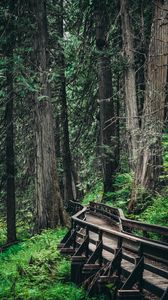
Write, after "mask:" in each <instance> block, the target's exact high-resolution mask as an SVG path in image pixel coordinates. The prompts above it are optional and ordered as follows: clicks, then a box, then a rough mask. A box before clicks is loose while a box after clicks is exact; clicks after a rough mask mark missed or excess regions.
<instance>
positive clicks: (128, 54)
mask: <svg viewBox="0 0 168 300" xmlns="http://www.w3.org/2000/svg"><path fill="white" fill-rule="evenodd" d="M120 3H121V4H120V5H121V23H122V39H123V52H124V57H125V59H126V63H127V65H126V67H125V83H124V86H125V104H126V113H127V121H126V125H127V135H128V149H129V164H130V167H131V169H132V170H134V169H135V165H136V160H137V152H138V139H139V121H138V107H137V97H136V79H135V68H134V45H133V32H132V26H131V22H130V17H129V6H128V0H120Z"/></svg>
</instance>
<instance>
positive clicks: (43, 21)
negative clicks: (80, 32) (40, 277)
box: [31, 0, 65, 231]
mask: <svg viewBox="0 0 168 300" xmlns="http://www.w3.org/2000/svg"><path fill="white" fill-rule="evenodd" d="M31 5H32V11H33V14H34V17H35V26H36V27H35V28H36V30H35V56H36V71H37V74H38V78H39V90H38V93H36V96H35V126H36V164H35V165H36V230H37V231H40V230H42V229H43V228H54V227H55V226H56V225H60V224H62V225H63V224H64V222H65V218H64V211H63V203H62V199H61V195H60V190H59V184H58V178H57V173H56V153H55V141H54V129H53V128H54V126H53V124H54V122H53V115H52V106H51V101H50V85H49V82H48V53H47V51H48V49H47V47H48V32H47V17H46V1H45V0H31Z"/></svg>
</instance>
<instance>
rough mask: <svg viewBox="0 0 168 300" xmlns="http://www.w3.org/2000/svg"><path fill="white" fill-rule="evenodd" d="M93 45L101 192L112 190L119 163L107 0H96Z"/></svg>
mask: <svg viewBox="0 0 168 300" xmlns="http://www.w3.org/2000/svg"><path fill="white" fill-rule="evenodd" d="M95 21H96V46H97V50H98V61H97V67H98V77H99V102H100V123H101V125H100V127H101V129H100V132H101V133H100V134H101V148H102V165H103V181H104V193H107V192H110V191H113V181H114V177H115V174H116V171H117V167H118V161H117V159H116V158H117V155H116V150H117V148H118V147H117V144H116V134H117V129H116V114H115V111H114V103H113V92H112V72H111V61H110V57H109V54H108V50H109V49H108V37H107V35H108V29H109V16H108V13H107V3H106V4H105V3H104V1H101V0H99V1H96V3H95Z"/></svg>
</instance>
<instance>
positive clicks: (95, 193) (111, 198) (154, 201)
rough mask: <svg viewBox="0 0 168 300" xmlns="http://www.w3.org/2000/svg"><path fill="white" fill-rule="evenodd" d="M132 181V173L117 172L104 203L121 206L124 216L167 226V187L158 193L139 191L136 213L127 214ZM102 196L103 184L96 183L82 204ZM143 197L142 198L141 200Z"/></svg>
mask: <svg viewBox="0 0 168 300" xmlns="http://www.w3.org/2000/svg"><path fill="white" fill-rule="evenodd" d="M132 183H133V174H132V173H119V174H117V176H116V178H115V182H114V190H115V191H114V192H109V193H106V194H105V204H107V205H109V206H113V207H118V208H121V209H122V210H123V211H124V214H125V216H126V217H128V218H130V219H134V220H139V221H143V222H146V223H150V224H157V225H162V226H168V188H167V187H166V188H164V189H162V191H161V192H160V193H155V194H153V195H149V193H145V192H144V191H143V190H142V191H140V195H141V196H142V197H140V198H141V200H140V201H139V203H138V210H137V211H138V213H136V214H135V213H134V214H128V202H129V200H130V197H131V190H132ZM102 196H103V185H102V183H100V182H99V183H97V185H96V186H95V187H94V188H93V189H92V190H91V191H90V193H89V192H88V193H87V194H86V196H85V198H84V200H83V204H88V203H89V202H91V201H95V202H101V201H102ZM142 199H143V200H142Z"/></svg>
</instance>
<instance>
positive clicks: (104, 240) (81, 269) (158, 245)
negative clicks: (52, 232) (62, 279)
mask: <svg viewBox="0 0 168 300" xmlns="http://www.w3.org/2000/svg"><path fill="white" fill-rule="evenodd" d="M75 207H76V208H74V210H76V211H77V210H78V209H79V207H78V206H76V204H75ZM87 213H89V214H91V215H96V216H98V217H101V218H105V219H107V220H108V221H109V222H110V223H111V224H112V229H108V228H105V227H102V226H98V225H96V224H94V223H91V222H87V221H86V219H87V218H86V216H87ZM113 227H114V228H113ZM130 229H131V230H130ZM132 229H136V230H137V229H138V230H140V231H141V232H142V233H143V235H144V236H145V237H139V236H135V235H134V234H133V233H132ZM127 230H128V232H127ZM130 231H131V233H130ZM146 232H151V233H157V234H159V235H162V236H164V237H165V236H166V237H167V235H168V228H166V227H160V226H156V225H149V224H145V223H141V222H137V221H132V220H129V219H126V218H125V217H124V215H123V213H122V211H121V210H119V209H117V208H112V207H109V206H106V205H104V204H100V203H90V206H89V207H88V208H87V207H82V210H81V211H78V212H77V213H76V214H75V215H74V216H72V228H71V230H70V231H69V233H68V234H67V235H66V236H65V238H64V239H63V240H62V242H61V244H60V248H61V252H62V253H64V254H70V255H72V265H71V279H72V281H73V282H75V283H77V284H82V283H83V284H84V286H85V287H86V288H87V291H88V294H91V293H92V292H95V291H97V292H100V291H103V292H105V294H108V292H109V290H108V289H107V283H111V284H113V285H115V286H116V287H117V289H116V290H117V293H116V297H117V298H116V299H143V293H142V291H143V290H146V291H148V292H150V293H152V294H154V295H156V296H157V297H160V299H162V300H166V299H168V289H167V287H166V286H165V285H163V284H158V281H157V280H156V279H157V278H156V276H158V277H159V278H160V282H168V245H167V244H166V243H162V242H157V241H152V240H150V239H148V238H147V237H146ZM163 266H164V268H165V269H164V268H163ZM148 273H149V274H151V278H153V279H152V280H151V278H150V276H149V278H148V276H146V274H148ZM123 278H124V281H123ZM133 287H134V288H133ZM151 299H152V298H151Z"/></svg>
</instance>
